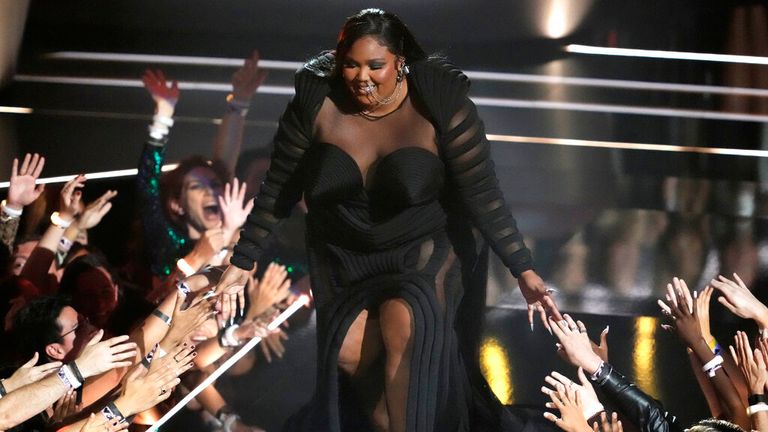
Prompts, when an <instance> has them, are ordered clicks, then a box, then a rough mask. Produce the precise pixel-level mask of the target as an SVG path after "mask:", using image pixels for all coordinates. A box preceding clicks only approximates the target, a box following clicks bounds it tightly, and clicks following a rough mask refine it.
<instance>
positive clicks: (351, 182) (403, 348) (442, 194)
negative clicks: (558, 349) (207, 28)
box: [218, 9, 560, 432]
mask: <svg viewBox="0 0 768 432" xmlns="http://www.w3.org/2000/svg"><path fill="white" fill-rule="evenodd" d="M468 88H469V82H468V79H467V78H466V76H464V75H463V74H462V73H461V72H460V71H459V70H457V69H455V68H454V67H452V66H451V65H450V64H448V63H447V62H446V61H445V60H444V59H440V58H429V57H427V55H425V53H424V51H423V50H422V49H421V48H420V47H419V45H418V44H417V43H416V41H415V39H414V38H413V36H412V35H411V33H410V32H409V31H408V29H407V28H406V27H405V25H404V24H403V23H402V22H401V21H400V20H399V19H398V18H397V17H396V16H395V15H392V14H390V13H386V12H384V11H381V10H379V9H366V10H363V11H361V12H360V13H358V14H356V15H354V16H352V17H350V18H349V19H348V20H347V22H346V23H345V25H344V28H343V29H342V32H341V34H340V36H339V41H338V44H337V47H336V50H335V52H328V53H324V54H321V55H320V56H318V57H316V58H314V59H313V60H311V61H309V62H308V63H307V64H306V65H305V66H304V67H303V68H302V69H301V70H299V71H298V73H297V74H296V96H295V97H294V98H293V100H292V101H291V103H290V104H289V105H288V107H287V109H286V111H285V113H284V114H283V116H282V118H281V119H280V125H279V128H278V132H277V134H276V136H275V140H274V146H275V147H274V153H273V156H272V162H271V166H270V170H269V173H268V174H267V177H266V180H265V181H264V183H263V185H262V187H261V192H260V195H259V196H258V198H257V199H256V204H255V207H254V209H253V212H252V213H251V215H250V216H249V218H248V221H247V223H246V225H245V227H244V228H243V231H242V233H241V237H240V242H239V243H238V245H237V246H236V248H235V253H234V256H233V257H232V260H231V262H232V265H231V266H230V267H229V268H228V269H227V270H226V272H225V274H224V276H223V277H222V280H221V282H220V284H219V286H218V290H219V292H221V293H222V305H223V313H224V314H225V315H228V314H230V313H232V311H234V309H235V308H236V307H237V304H238V298H239V297H240V296H242V286H243V285H244V281H245V280H246V278H247V274H248V271H249V270H250V269H252V268H253V265H254V264H253V263H254V262H255V261H256V260H257V259H258V258H259V256H260V254H261V252H262V251H263V250H264V248H265V247H266V245H267V243H268V241H269V239H270V237H271V234H272V233H273V232H274V231H275V230H276V229H277V228H278V225H279V223H280V220H281V219H284V218H285V217H287V216H288V215H289V214H290V212H291V209H292V207H293V206H294V204H296V202H297V201H298V200H300V199H301V197H302V195H303V197H304V198H305V200H306V203H307V207H308V214H307V248H308V253H309V260H310V261H309V262H310V273H311V278H312V287H313V293H314V297H315V306H316V308H317V318H318V320H317V333H318V336H317V337H318V359H317V360H318V365H317V367H318V382H317V389H316V392H315V396H314V398H313V400H312V402H311V403H310V404H309V405H308V406H306V407H305V408H304V409H303V410H302V411H301V412H300V413H299V414H297V415H296V416H294V417H293V418H292V419H291V420H289V422H288V424H287V425H286V429H287V430H301V431H309V430H312V431H342V430H343V431H363V430H380V431H393V432H401V431H419V432H421V431H424V432H426V431H441V432H443V431H468V430H473V431H477V430H523V429H525V428H526V427H528V428H536V429H538V426H533V425H532V424H528V423H529V422H528V421H527V420H526V418H525V417H524V416H522V415H520V414H517V413H516V412H515V411H514V410H512V411H510V410H506V409H502V408H501V405H500V403H499V402H498V400H496V399H495V398H494V397H493V395H492V394H491V393H490V391H489V390H488V386H487V384H486V383H485V381H484V380H483V378H482V376H481V375H480V372H479V369H478V368H477V365H476V354H477V353H476V352H475V348H476V346H475V344H473V342H472V341H473V338H476V337H477V332H478V331H479V328H478V326H477V325H476V323H478V322H480V321H481V320H482V307H483V304H484V298H482V297H483V293H484V286H485V278H486V260H485V257H486V256H487V253H485V252H487V247H486V246H485V245H486V244H489V245H490V246H491V248H493V250H494V251H495V252H496V253H497V254H498V255H499V256H500V257H501V259H502V260H503V262H504V263H505V264H506V265H507V266H508V267H509V269H510V271H511V272H512V274H513V275H514V276H515V277H517V278H519V284H520V288H521V291H522V293H523V295H524V296H525V298H526V300H527V301H528V304H529V310H530V312H529V318H531V317H532V311H533V310H534V309H539V310H541V311H544V310H546V312H547V313H550V314H551V315H553V316H555V318H557V319H560V316H559V312H558V311H557V308H556V306H555V304H554V302H553V300H552V299H551V297H550V296H549V294H548V292H547V291H546V289H545V287H544V283H543V281H542V280H541V278H540V277H539V276H538V275H537V274H536V273H535V272H534V271H533V269H532V261H531V255H530V252H529V250H528V249H527V248H526V246H525V244H524V243H523V238H522V235H521V234H520V232H519V231H518V230H517V226H516V223H515V220H514V218H513V217H512V216H511V214H510V213H509V211H508V210H507V207H506V205H505V203H504V199H503V196H502V194H501V191H500V190H499V188H498V185H497V179H496V175H495V173H494V168H493V162H492V161H491V159H490V146H489V143H488V141H487V140H486V138H485V132H484V129H483V124H482V122H481V121H480V120H479V118H478V117H477V112H476V108H475V106H474V104H473V103H472V102H471V101H470V99H469V98H468V96H467V91H468ZM477 231H479V234H476V233H477ZM486 242H487V243H486ZM240 300H242V299H241V298H240ZM240 304H243V303H240ZM542 313H543V312H542ZM475 340H476V339H475ZM535 423H538V421H535ZM526 425H528V426H526Z"/></svg>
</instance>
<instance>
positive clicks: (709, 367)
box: [701, 355, 723, 378]
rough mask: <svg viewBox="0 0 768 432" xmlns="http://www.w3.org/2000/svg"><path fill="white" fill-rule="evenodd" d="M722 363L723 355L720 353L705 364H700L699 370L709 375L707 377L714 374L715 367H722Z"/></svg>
mask: <svg viewBox="0 0 768 432" xmlns="http://www.w3.org/2000/svg"><path fill="white" fill-rule="evenodd" d="M722 364H723V357H722V356H720V355H716V356H715V357H714V358H713V359H712V360H710V361H708V362H707V364H705V365H704V366H702V368H701V371H702V372H705V373H706V374H708V375H709V377H710V378H711V377H713V376H715V372H716V371H717V369H720V368H719V367H718V366H721V367H722Z"/></svg>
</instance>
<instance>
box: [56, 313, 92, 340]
mask: <svg viewBox="0 0 768 432" xmlns="http://www.w3.org/2000/svg"><path fill="white" fill-rule="evenodd" d="M89 323H90V321H89V320H88V317H87V316H85V315H81V314H77V323H76V324H75V326H74V327H72V329H71V330H70V331H68V332H66V333H64V334H62V335H61V336H60V337H64V336H66V335H68V334H70V333H72V332H74V331H77V329H79V328H80V326H81V325H88V324H89Z"/></svg>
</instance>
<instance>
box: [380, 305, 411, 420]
mask: <svg viewBox="0 0 768 432" xmlns="http://www.w3.org/2000/svg"><path fill="white" fill-rule="evenodd" d="M379 326H380V327H381V337H382V341H383V342H384V349H385V350H386V353H387V359H386V363H385V367H384V371H385V372H384V373H385V375H384V389H385V390H384V392H385V396H386V408H387V412H388V414H389V432H405V427H406V407H407V404H408V383H409V380H410V372H411V371H410V368H411V353H412V351H413V331H414V330H413V317H412V313H411V308H410V306H408V304H407V303H406V302H405V301H404V300H402V299H391V300H387V301H385V302H384V303H382V304H381V306H380V307H379Z"/></svg>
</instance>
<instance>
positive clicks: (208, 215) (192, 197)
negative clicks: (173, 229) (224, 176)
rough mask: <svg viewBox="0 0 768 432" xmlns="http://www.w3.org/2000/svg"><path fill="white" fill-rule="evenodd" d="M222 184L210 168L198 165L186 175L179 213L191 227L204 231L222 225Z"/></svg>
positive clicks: (199, 231) (200, 231)
mask: <svg viewBox="0 0 768 432" xmlns="http://www.w3.org/2000/svg"><path fill="white" fill-rule="evenodd" d="M221 191H222V184H221V181H220V180H219V178H218V177H217V176H216V173H215V172H214V171H213V170H212V169H210V168H204V167H197V168H194V169H192V170H190V171H189V172H188V173H187V174H186V175H185V176H184V184H183V186H182V189H181V200H180V203H179V204H180V208H178V209H177V211H178V212H179V214H181V215H183V216H184V217H185V219H186V222H187V225H188V226H189V228H190V229H193V230H195V231H197V232H198V233H202V232H203V231H205V230H209V229H214V228H218V227H219V226H221V222H222V216H221V209H220V208H219V200H218V197H219V196H220V195H221Z"/></svg>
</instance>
